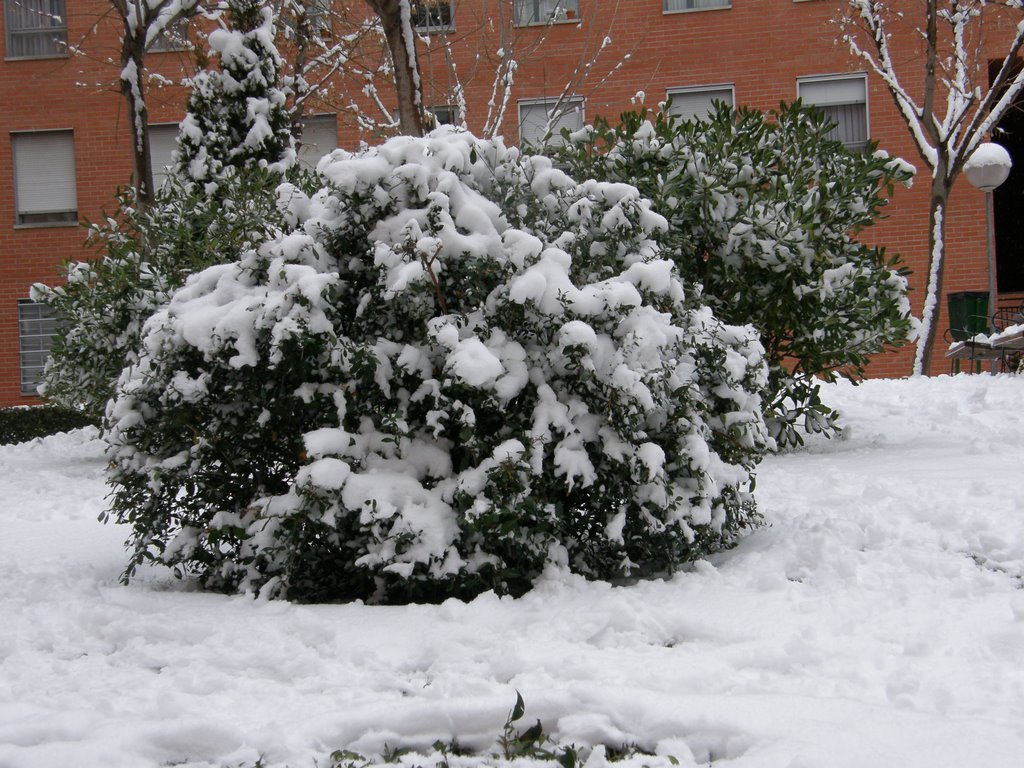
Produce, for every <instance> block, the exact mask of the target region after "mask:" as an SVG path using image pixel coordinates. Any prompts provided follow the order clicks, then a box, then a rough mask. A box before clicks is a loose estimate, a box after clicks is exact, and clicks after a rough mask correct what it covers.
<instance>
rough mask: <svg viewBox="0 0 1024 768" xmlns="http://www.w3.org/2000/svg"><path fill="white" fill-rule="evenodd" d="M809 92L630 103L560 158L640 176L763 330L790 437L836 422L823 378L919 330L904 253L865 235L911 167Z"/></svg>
mask: <svg viewBox="0 0 1024 768" xmlns="http://www.w3.org/2000/svg"><path fill="white" fill-rule="evenodd" d="M830 129H831V124H830V123H829V122H828V121H827V120H826V119H825V118H824V116H822V115H821V113H820V112H817V111H816V110H813V109H807V108H804V107H802V106H801V105H800V104H799V103H796V104H793V105H790V106H786V105H783V106H781V107H780V108H779V110H777V111H774V112H771V113H769V114H768V115H765V114H763V113H761V112H757V111H754V110H745V109H744V110H740V111H739V112H734V111H733V110H732V109H730V108H728V107H720V108H719V109H718V110H717V111H716V112H715V113H714V114H713V115H711V117H710V118H709V119H708V120H690V121H680V120H678V119H675V118H673V117H671V116H670V115H668V114H667V113H665V112H664V111H660V112H657V113H654V114H649V113H647V112H646V111H641V112H632V113H627V114H625V115H623V116H622V121H621V124H619V125H618V126H610V125H609V124H608V123H607V122H603V121H601V120H597V121H595V124H594V126H592V127H590V128H587V129H585V130H583V131H579V132H576V133H574V134H572V135H571V136H569V135H567V137H566V138H567V142H566V145H565V147H564V148H563V150H562V151H561V152H560V154H559V162H560V164H562V165H564V166H565V167H566V168H567V169H568V171H569V173H571V174H573V175H575V176H577V177H580V178H596V179H605V180H611V181H628V182H629V183H630V184H635V185H636V186H637V187H638V188H639V189H640V191H641V193H642V194H643V195H645V196H646V197H648V198H649V199H651V200H652V201H653V204H654V207H655V210H657V211H659V212H660V213H662V214H663V215H665V216H666V217H668V220H669V223H670V227H669V229H668V230H667V231H666V232H664V233H663V234H661V235H659V238H658V239H659V241H660V243H661V245H662V247H663V252H664V253H665V254H666V256H669V255H670V256H671V258H673V259H674V261H675V262H676V265H677V266H678V268H679V271H680V274H681V275H682V276H683V278H684V279H686V280H689V281H692V282H693V283H695V284H700V285H701V286H703V292H702V295H703V300H704V301H706V302H707V304H708V305H709V306H710V307H712V309H713V310H714V312H715V314H716V315H717V316H718V317H719V318H721V319H723V320H725V321H726V322H729V323H737V324H744V323H750V324H752V325H754V326H755V327H757V329H758V330H759V331H760V334H761V340H762V343H763V344H764V347H765V351H766V354H767V358H768V360H769V363H770V366H771V383H770V386H769V393H768V396H767V399H766V407H767V410H766V416H767V420H768V424H769V427H770V429H771V430H772V434H773V436H774V437H775V438H776V440H777V441H778V443H779V444H780V445H786V444H792V443H794V442H800V441H801V439H802V438H801V436H800V432H799V431H798V430H797V428H796V427H797V426H798V425H800V426H803V427H804V428H805V429H807V430H809V431H824V432H826V433H828V432H831V431H834V430H835V429H836V425H835V420H834V416H835V414H833V413H832V412H831V411H830V410H829V409H828V408H827V407H826V406H825V405H823V404H822V403H821V401H820V399H819V397H818V380H819V379H825V380H832V379H833V378H834V377H835V375H836V373H839V374H841V375H844V376H848V377H851V378H856V377H859V376H861V375H862V374H863V372H864V366H865V365H866V364H867V363H868V360H869V357H870V356H871V355H874V354H876V353H878V352H881V351H882V350H883V349H885V348H886V347H887V346H890V345H893V346H895V345H900V344H903V343H904V342H905V341H906V340H907V338H908V336H909V335H910V333H911V331H912V319H911V315H910V304H909V302H908V300H907V297H906V293H907V281H906V277H905V273H904V271H903V270H902V268H901V267H900V262H899V259H898V257H892V258H889V257H887V256H886V255H885V252H884V249H882V248H876V247H872V246H868V245H866V244H864V243H862V242H860V241H859V240H857V239H856V236H857V234H858V232H860V231H861V230H862V229H863V228H865V227H868V226H870V225H871V224H873V223H874V222H875V221H876V220H877V219H878V218H879V217H880V216H881V212H882V209H883V208H884V206H885V205H886V203H887V202H888V196H891V194H892V191H893V186H894V184H895V183H897V182H908V181H909V180H910V177H911V169H910V168H909V167H908V166H907V165H906V163H904V162H902V161H900V160H895V159H892V158H889V157H888V156H887V155H885V154H884V153H881V152H876V151H874V147H872V146H869V147H868V148H867V150H865V151H864V152H851V151H848V150H847V149H846V148H845V147H843V145H842V144H840V143H839V142H838V141H835V140H833V139H831V138H829V131H830Z"/></svg>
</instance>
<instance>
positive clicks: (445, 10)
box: [412, 0, 455, 34]
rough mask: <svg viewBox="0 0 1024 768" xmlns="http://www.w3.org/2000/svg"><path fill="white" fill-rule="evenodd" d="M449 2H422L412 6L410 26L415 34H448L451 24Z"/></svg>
mask: <svg viewBox="0 0 1024 768" xmlns="http://www.w3.org/2000/svg"><path fill="white" fill-rule="evenodd" d="M452 18H453V17H452V3H451V0H422V2H414V3H413V4H412V25H413V26H414V27H415V28H416V31H417V32H425V33H427V34H430V33H431V32H450V31H451V30H453V29H455V25H454V24H453V23H452Z"/></svg>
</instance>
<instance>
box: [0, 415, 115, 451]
mask: <svg viewBox="0 0 1024 768" xmlns="http://www.w3.org/2000/svg"><path fill="white" fill-rule="evenodd" d="M88 426H96V422H95V421H93V420H92V419H90V418H89V417H88V416H86V415H85V414H83V413H81V412H80V411H77V410H74V409H72V408H63V407H61V406H59V405H34V406H29V407H27V408H0V445H7V444H10V443H23V442H25V441H26V440H32V439H33V438H36V437H47V436H49V435H55V434H57V433H58V432H69V431H70V430H72V429H80V428H81V427H88Z"/></svg>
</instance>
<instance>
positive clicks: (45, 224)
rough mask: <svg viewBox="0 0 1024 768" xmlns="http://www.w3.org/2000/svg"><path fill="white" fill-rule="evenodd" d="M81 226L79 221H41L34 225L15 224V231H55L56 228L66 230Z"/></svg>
mask: <svg viewBox="0 0 1024 768" xmlns="http://www.w3.org/2000/svg"><path fill="white" fill-rule="evenodd" d="M78 226H81V225H80V223H79V222H78V220H75V221H40V222H37V223H34V224H15V225H14V228H15V229H53V228H54V227H60V228H62V229H66V228H68V227H78Z"/></svg>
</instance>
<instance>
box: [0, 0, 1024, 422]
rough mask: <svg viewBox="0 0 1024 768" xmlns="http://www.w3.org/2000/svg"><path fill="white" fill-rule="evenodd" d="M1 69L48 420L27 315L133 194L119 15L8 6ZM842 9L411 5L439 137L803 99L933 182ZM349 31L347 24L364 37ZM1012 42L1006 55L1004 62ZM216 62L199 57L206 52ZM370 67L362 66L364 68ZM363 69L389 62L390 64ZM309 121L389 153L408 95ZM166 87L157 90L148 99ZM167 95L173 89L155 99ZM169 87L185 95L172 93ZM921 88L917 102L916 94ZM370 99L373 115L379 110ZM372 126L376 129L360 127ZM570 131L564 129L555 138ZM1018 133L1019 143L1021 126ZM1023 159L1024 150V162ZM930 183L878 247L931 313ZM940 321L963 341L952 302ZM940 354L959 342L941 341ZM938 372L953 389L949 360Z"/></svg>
mask: <svg viewBox="0 0 1024 768" xmlns="http://www.w3.org/2000/svg"><path fill="white" fill-rule="evenodd" d="M2 2H3V5H4V14H3V18H2V22H3V32H2V36H0V40H2V42H3V45H4V58H3V61H2V62H0V103H2V104H3V109H2V110H0V406H8V405H16V404H30V403H33V402H37V398H36V397H35V396H34V390H35V386H36V383H37V382H38V379H39V375H40V372H41V370H42V366H43V365H44V364H45V359H46V349H47V345H48V339H49V335H50V334H51V333H52V330H53V326H54V322H55V321H54V320H53V319H52V318H49V317H47V315H46V311H45V308H44V307H41V306H40V305H38V304H35V303H34V302H32V301H31V299H30V296H29V293H30V288H31V286H32V284H33V283H35V282H40V281H41V282H53V281H55V280H56V279H57V278H58V274H59V267H60V265H61V264H62V263H63V262H64V261H66V260H68V259H80V258H83V257H84V256H87V255H88V253H87V252H86V251H83V243H84V234H85V233H84V230H83V229H82V227H81V226H80V223H81V222H83V221H89V220H96V219H98V218H99V217H101V216H102V215H103V212H104V210H112V209H113V207H114V194H115V191H116V190H117V189H118V188H119V187H124V186H126V185H128V184H129V183H130V180H131V162H132V160H131V157H132V152H131V144H130V142H131V135H130V129H129V124H128V120H127V119H126V115H125V100H124V99H123V98H122V96H121V95H120V93H119V86H118V84H117V75H118V67H117V66H116V65H115V64H113V63H112V62H116V61H118V59H119V43H118V40H119V35H120V20H119V19H116V17H113V16H112V14H111V12H110V11H111V7H110V3H109V0H2ZM331 5H333V6H334V7H335V9H336V10H337V8H338V6H345V7H346V8H347V10H348V11H349V12H359V11H355V6H359V7H361V6H362V5H363V4H362V2H361V0H360V2H358V3H355V5H353V2H343V1H342V0H335V2H334V3H333V4H332V3H330V2H329V0H311V2H310V7H311V9H312V10H313V11H315V12H316V13H317V14H319V18H320V19H321V20H320V21H319V22H318V23H319V24H321V25H322V28H323V30H324V32H325V37H326V38H328V39H332V38H333V39H342V38H344V36H345V34H346V30H344V29H342V28H341V25H342V24H343V22H342V20H341V18H342V14H339V15H338V16H337V17H332V16H331V15H330V14H328V13H327V10H328V6H331ZM842 6H843V3H842V2H839V1H838V0H426V1H425V2H415V3H413V20H414V23H415V25H416V26H417V29H418V31H419V32H420V38H419V41H418V44H417V45H418V55H419V60H420V66H421V69H422V72H423V100H424V104H425V106H426V107H427V108H428V109H429V110H430V111H431V112H433V113H434V115H435V117H436V119H437V120H438V121H439V122H456V121H460V120H461V119H462V118H463V117H464V118H465V121H466V124H467V125H468V127H469V128H470V129H471V130H473V131H476V132H478V133H501V134H503V135H504V136H505V138H506V141H508V142H517V141H521V140H523V141H537V140H540V139H541V138H542V134H543V132H544V130H545V129H546V128H548V127H549V124H551V123H553V126H552V127H554V128H555V129H556V130H557V129H558V128H560V127H570V128H572V127H576V126H579V125H582V124H583V123H584V122H586V121H589V120H591V119H593V118H594V117H595V116H598V115H600V116H603V117H605V118H608V119H610V120H614V118H615V117H616V116H617V115H618V114H620V113H621V112H622V111H625V110H627V109H630V108H632V107H633V105H634V104H635V103H636V101H637V99H638V94H642V95H643V96H642V98H643V99H644V101H645V103H646V104H647V105H649V106H654V105H656V104H657V103H658V102H659V101H664V100H666V99H668V98H670V97H671V99H672V104H673V109H674V110H675V111H677V112H678V113H680V114H683V115H687V116H690V115H700V114H702V113H705V112H706V111H707V110H708V109H709V108H710V107H711V105H712V104H713V103H714V102H715V101H724V102H726V103H728V104H732V105H735V106H747V107H752V108H756V109H762V110H768V109H771V108H773V107H776V106H778V104H779V103H780V102H782V101H786V102H791V101H793V100H795V99H796V98H798V97H799V98H802V99H803V100H804V101H805V102H810V103H814V104H817V105H819V106H820V107H821V108H822V109H823V110H825V111H826V112H827V113H828V114H829V115H830V116H831V117H832V118H833V119H834V120H835V121H836V123H837V126H838V127H837V129H836V130H837V133H836V135H837V136H838V137H839V138H840V139H841V140H842V141H843V142H844V143H846V144H847V145H848V146H850V147H851V148H853V149H857V148H860V147H862V146H863V145H864V144H865V143H866V142H867V141H868V140H869V139H871V140H874V141H877V142H878V143H879V145H880V146H881V147H882V148H884V149H885V150H887V151H888V152H889V153H890V154H892V155H898V156H900V157H903V158H905V159H907V160H908V161H909V162H911V163H912V164H914V165H916V166H918V167H919V168H923V163H922V162H921V161H920V159H919V158H918V156H917V151H916V149H915V148H914V146H913V144H912V142H911V139H910V136H909V134H908V132H907V129H906V126H905V125H904V123H903V121H902V120H901V118H900V117H899V115H898V113H897V111H896V109H895V107H894V105H893V103H892V100H891V98H890V97H889V94H888V92H887V91H886V89H885V88H884V86H883V85H882V83H881V82H880V80H879V79H878V78H877V77H875V76H874V75H871V74H869V73H868V72H867V71H866V69H865V68H864V66H863V65H862V64H860V65H859V64H858V63H857V62H856V61H855V60H854V59H853V58H852V56H851V55H850V53H849V51H848V50H847V48H846V46H845V45H843V44H837V43H836V40H837V38H838V36H839V30H838V28H837V27H836V25H835V24H834V23H833V19H834V18H835V17H836V16H837V14H838V12H839V10H840V9H841V7H842ZM201 23H202V22H197V21H193V22H192V23H191V25H190V28H183V29H182V30H181V32H182V33H183V34H184V37H183V38H180V39H169V40H160V41H156V42H155V43H154V45H153V47H152V48H151V50H150V52H149V54H148V55H147V59H146V64H147V68H148V70H149V71H150V73H151V74H158V75H159V76H160V77H159V78H158V79H154V80H152V81H151V82H152V83H153V86H152V87H150V89H149V94H148V98H147V104H148V107H149V111H150V115H149V122H150V126H151V136H152V142H153V165H154V171H155V172H156V175H157V178H158V179H159V176H160V174H161V172H162V168H163V167H164V165H165V164H166V163H168V162H169V160H170V153H171V152H172V151H173V148H174V140H175V137H176V133H177V121H178V120H180V119H181V117H182V115H183V107H184V103H185V99H186V96H187V94H186V92H185V91H184V89H183V88H181V87H180V86H175V85H173V83H177V82H179V81H180V79H181V78H182V77H184V76H187V74H188V73H189V72H190V71H192V70H193V68H194V66H195V59H194V56H193V52H192V50H191V49H190V47H189V41H191V43H192V44H193V45H195V44H197V43H196V41H197V36H196V32H197V30H198V29H199V28H200V26H199V25H200V24H201ZM344 23H351V19H349V22H344ZM997 37H998V36H997V35H993V36H991V38H990V41H991V42H992V44H993V45H994V46H996V48H994V50H993V58H994V59H995V58H1000V57H1001V56H1002V55H1003V54H1004V53H1005V51H1004V52H999V51H998V47H997V44H998V40H997V39H995V38H997ZM199 45H200V46H201V44H199ZM364 53H366V51H365V50H364ZM367 55H369V56H372V55H377V56H379V51H377V52H373V51H370V52H369V53H367ZM336 81H337V82H336V83H335V84H334V86H333V88H332V89H331V90H329V91H325V92H324V94H323V96H321V97H319V98H317V99H315V100H313V101H311V102H310V108H309V110H308V115H309V116H308V117H307V119H306V122H305V126H306V128H305V131H304V139H303V141H304V144H305V148H304V150H303V153H304V155H305V156H306V158H307V160H309V159H310V158H313V157H314V156H316V155H317V154H318V153H321V152H324V151H328V150H330V149H333V148H334V147H336V146H354V145H356V144H357V143H358V142H359V141H373V140H376V139H379V138H380V137H381V136H382V135H384V134H383V133H381V132H379V131H378V130H377V129H376V128H374V123H375V122H376V124H377V125H379V124H380V123H381V119H380V118H381V117H383V119H384V121H385V122H386V119H387V114H386V112H387V110H388V109H393V107H392V106H391V105H392V104H393V103H394V98H393V94H392V92H391V89H390V86H389V84H388V82H387V80H386V78H382V79H381V80H380V81H378V83H377V91H376V93H375V94H372V93H371V94H370V95H368V94H367V89H366V88H365V83H364V85H363V86H359V85H358V84H353V83H351V82H348V81H346V80H345V78H344V77H342V76H340V75H339V76H336ZM147 82H150V81H147ZM157 83H163V84H164V85H162V86H160V87H157V85H156V84H157ZM167 83H171V85H167ZM908 86H909V87H911V88H913V86H914V84H913V83H911V84H908ZM371 97H373V98H371ZM374 109H377V111H378V112H383V115H380V114H378V116H377V117H378V119H377V120H376V121H373V120H367V119H365V117H363V116H364V115H366V114H369V113H372V111H373V110H374ZM552 117H554V120H552ZM1018 124H1019V125H1020V131H1016V130H1015V129H1016V128H1017V125H1018ZM1003 127H1004V129H1005V130H1004V132H1002V133H1001V134H1000V136H999V137H997V139H998V140H999V141H1001V142H1002V143H1004V144H1006V145H1007V146H1008V148H1009V149H1010V151H1011V154H1012V155H1014V156H1015V157H1019V158H1020V162H1021V166H1022V168H1021V169H1020V171H1019V172H1018V171H1016V170H1015V172H1014V173H1013V174H1012V175H1011V179H1010V181H1009V182H1008V183H1007V184H1006V185H1004V187H1002V188H1000V190H997V192H996V227H995V230H996V243H997V253H998V257H999V268H998V293H999V295H1000V301H1003V302H1009V301H1019V300H1020V299H1021V298H1022V297H1024V259H1021V258H1018V257H1019V256H1020V253H1019V249H1020V244H1019V243H1020V241H1021V240H1022V239H1024V238H1020V237H1017V230H1016V228H1017V227H1018V226H1020V224H1019V223H1018V219H1019V218H1020V217H1019V216H1017V215H1016V210H1017V207H1018V206H1019V203H1020V200H1021V195H1022V192H1024V141H1022V140H1021V139H1020V138H1018V137H1017V134H1018V133H1020V134H1022V135H1024V120H1022V119H1021V118H1019V117H1015V116H1014V115H1011V116H1010V117H1008V118H1007V119H1006V121H1004V125H1003ZM1018 144H1019V146H1018ZM928 196H929V179H928V178H927V174H926V173H923V172H922V173H919V175H918V178H917V180H916V183H915V184H914V185H913V186H912V187H911V188H909V189H899V190H896V192H895V195H894V197H893V199H892V203H891V204H890V206H889V207H888V209H887V218H886V220H885V221H883V222H881V223H880V224H879V225H878V226H876V227H874V228H873V229H874V231H872V232H868V233H866V236H867V237H868V238H869V239H870V240H871V241H872V242H874V243H876V244H880V245H884V246H886V248H887V250H888V251H889V252H890V253H899V254H901V255H902V257H903V260H904V262H905V264H906V266H907V267H908V268H909V269H910V270H911V271H912V273H913V274H912V278H911V280H912V286H913V293H912V304H913V306H914V309H915V313H916V314H918V315H919V314H920V312H921V309H922V306H923V302H924V286H925V280H926V277H925V272H926V268H927V251H928ZM946 235H947V255H946V272H945V284H944V293H956V292H961V291H984V290H986V288H987V284H988V276H987V260H986V245H985V244H986V231H985V200H984V196H983V194H982V193H981V192H978V191H976V190H974V189H972V188H971V187H970V185H969V184H967V182H966V179H964V180H961V181H959V182H958V183H957V185H956V188H955V191H954V193H953V196H952V199H951V207H950V215H949V217H948V218H947V225H946ZM942 303H943V306H942V307H941V311H942V315H941V316H940V320H939V330H940V334H941V332H942V331H943V330H944V329H945V328H947V327H948V320H947V318H946V315H945V312H946V308H945V299H944V298H943V300H942ZM936 343H937V344H938V345H940V346H939V348H940V349H941V347H942V345H943V343H944V342H943V340H942V339H941V338H939V339H938V340H937V342H936ZM912 356H913V355H912V349H911V348H910V347H909V346H908V347H906V348H904V349H903V350H901V351H897V352H893V353H888V354H884V355H880V356H879V357H878V358H876V360H875V361H874V362H873V363H872V365H871V366H870V368H869V375H873V376H902V375H907V374H908V373H909V372H910V369H911V362H912ZM935 358H936V359H935V362H934V364H933V366H932V371H931V372H932V373H942V372H945V371H947V370H948V364H947V363H946V361H945V360H944V359H943V357H942V354H941V353H939V354H936V355H935Z"/></svg>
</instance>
